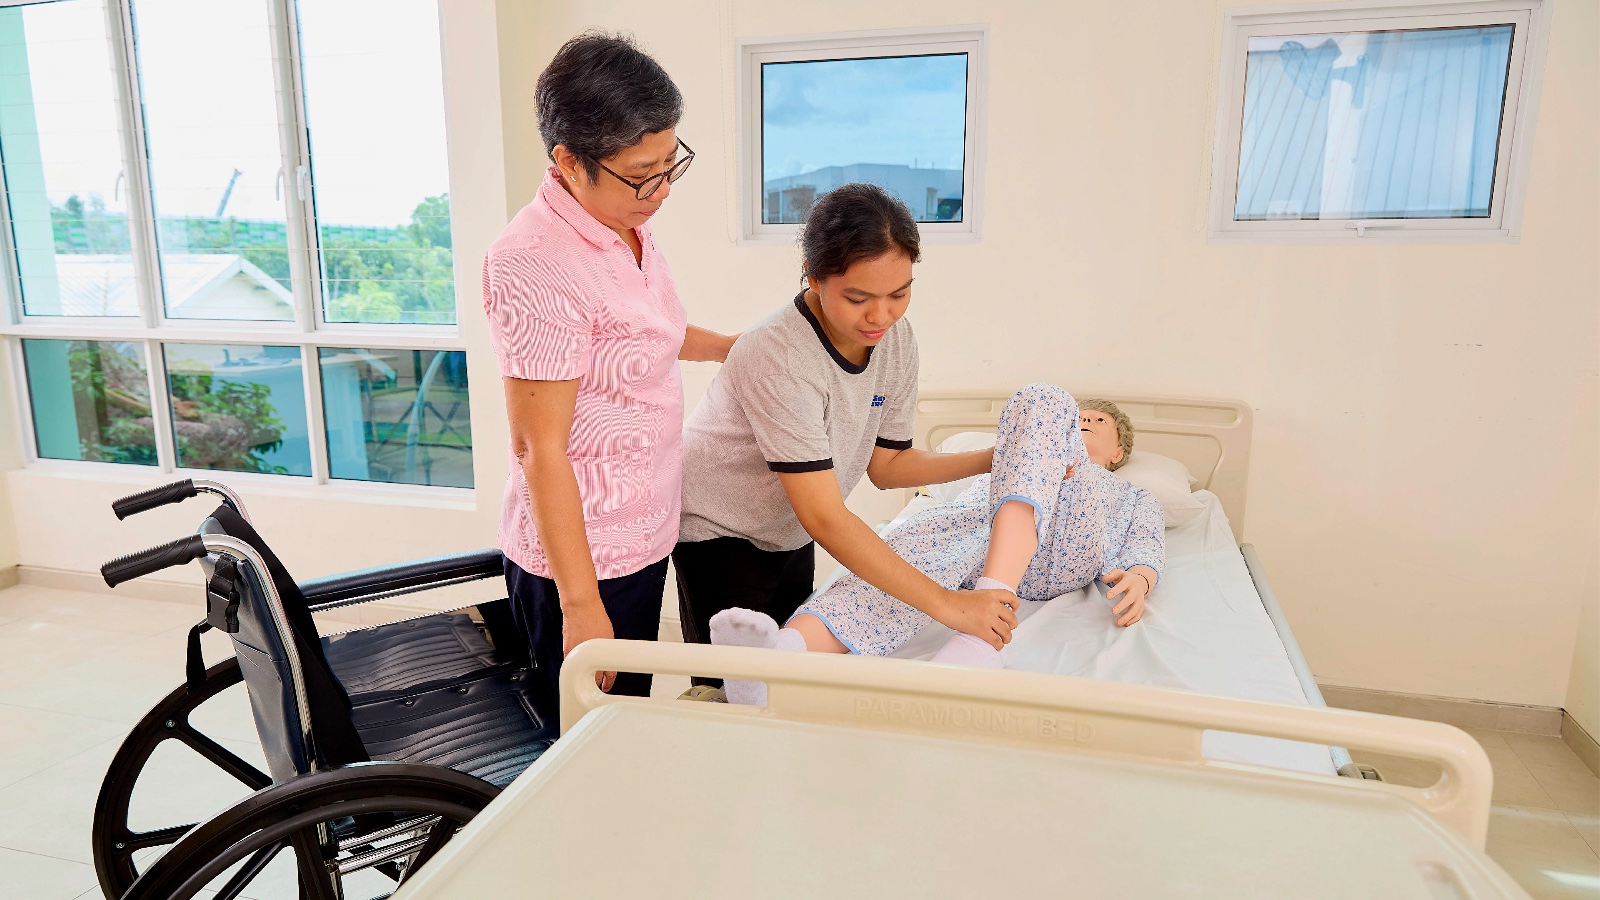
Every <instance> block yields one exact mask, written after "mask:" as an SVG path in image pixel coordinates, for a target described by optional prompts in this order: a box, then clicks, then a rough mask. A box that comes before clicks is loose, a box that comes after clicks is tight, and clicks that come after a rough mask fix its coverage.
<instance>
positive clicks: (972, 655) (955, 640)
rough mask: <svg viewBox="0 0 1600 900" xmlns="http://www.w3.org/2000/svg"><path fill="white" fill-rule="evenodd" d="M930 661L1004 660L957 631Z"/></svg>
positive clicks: (994, 664) (996, 663) (986, 663)
mask: <svg viewBox="0 0 1600 900" xmlns="http://www.w3.org/2000/svg"><path fill="white" fill-rule="evenodd" d="M929 662H936V663H949V664H950V665H953V666H977V667H978V668H982V669H998V668H1000V667H1001V662H1002V661H1001V658H1000V651H999V650H996V649H995V648H993V647H991V646H989V645H988V644H987V643H985V642H984V641H983V639H981V638H979V637H978V636H977V635H974V634H967V633H965V632H956V633H955V634H954V635H952V636H951V638H950V640H948V641H945V644H944V646H943V647H940V648H939V652H938V653H935V654H934V655H933V657H932V658H931V659H930V660H929ZM728 702H730V703H731V702H733V695H732V694H731V693H730V694H729V695H728Z"/></svg>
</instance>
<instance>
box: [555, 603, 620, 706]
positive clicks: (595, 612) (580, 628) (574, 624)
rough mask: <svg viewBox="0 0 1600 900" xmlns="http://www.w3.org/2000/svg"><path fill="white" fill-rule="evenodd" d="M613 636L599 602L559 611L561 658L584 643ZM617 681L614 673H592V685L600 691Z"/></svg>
mask: <svg viewBox="0 0 1600 900" xmlns="http://www.w3.org/2000/svg"><path fill="white" fill-rule="evenodd" d="M613 636H614V632H612V630H611V617H610V616H608V615H606V608H605V607H604V606H602V605H601V603H600V601H599V600H594V601H591V602H589V603H582V604H574V605H573V606H572V607H570V608H568V607H563V608H562V610H561V658H562V659H566V657H567V654H568V653H571V652H572V648H574V647H576V646H578V645H579V644H581V643H583V642H584V641H592V640H595V639H597V638H599V639H605V638H610V637H613ZM616 680H617V673H615V672H596V673H594V683H595V684H596V685H598V686H599V688H600V690H602V691H609V690H611V685H612V684H614V683H615V682H616Z"/></svg>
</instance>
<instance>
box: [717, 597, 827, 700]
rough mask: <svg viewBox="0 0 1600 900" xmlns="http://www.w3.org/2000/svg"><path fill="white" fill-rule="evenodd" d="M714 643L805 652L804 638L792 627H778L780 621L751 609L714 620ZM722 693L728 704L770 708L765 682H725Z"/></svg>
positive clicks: (725, 612)
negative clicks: (725, 695)
mask: <svg viewBox="0 0 1600 900" xmlns="http://www.w3.org/2000/svg"><path fill="white" fill-rule="evenodd" d="M711 643H713V644H719V645H722V646H731V647H760V648H762V649H769V650H804V649H806V639H805V636H804V635H802V634H801V633H800V632H798V631H795V630H794V629H793V628H779V627H778V623H777V620H775V619H773V618H772V617H771V616H769V615H767V614H766V613H758V612H756V611H754V610H750V609H738V608H734V609H725V610H723V611H722V612H719V613H717V614H716V615H714V616H712V617H711ZM722 692H723V693H725V694H727V695H728V702H729V703H742V704H744V705H746V706H766V705H767V685H766V682H764V681H739V680H737V679H733V678H727V679H724V680H723V682H722Z"/></svg>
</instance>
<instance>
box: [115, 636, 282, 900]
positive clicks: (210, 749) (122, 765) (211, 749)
mask: <svg viewBox="0 0 1600 900" xmlns="http://www.w3.org/2000/svg"><path fill="white" fill-rule="evenodd" d="M242 680H243V675H242V674H241V673H240V671H239V661H238V660H237V659H234V658H231V657H230V658H229V659H226V660H224V661H222V662H220V663H217V664H216V665H214V666H212V667H211V668H210V669H207V670H206V677H205V680H204V681H203V682H202V683H201V684H200V685H199V687H197V688H196V689H195V690H193V691H191V690H189V686H188V685H187V684H184V685H180V686H179V687H178V688H177V689H176V690H174V691H173V692H172V693H170V694H168V695H167V696H166V697H165V698H164V699H163V700H162V701H161V702H160V703H157V704H156V705H155V707H154V708H153V709H151V710H150V712H149V713H147V714H146V715H145V717H144V718H143V719H141V720H140V721H139V724H137V725H135V726H134V727H133V731H131V732H129V734H128V736H127V738H125V739H124V740H123V742H122V747H121V748H120V749H119V750H118V751H117V755H116V757H115V758H113V759H112V761H111V767H110V768H109V769H108V770H107V771H106V777H105V781H104V782H102V783H101V785H100V798H99V800H98V801H97V802H96V803H95V810H94V829H93V831H92V832H91V840H92V841H93V845H94V866H95V871H96V873H97V874H98V875H99V878H100V889H101V891H103V892H104V893H105V895H106V896H107V897H121V896H122V895H123V894H124V893H126V892H127V890H128V888H130V887H132V886H133V883H134V881H135V880H136V879H137V878H138V877H139V865H138V863H137V861H136V859H135V857H134V854H136V853H138V854H140V857H141V858H142V857H144V856H147V855H148V854H146V853H143V852H141V851H156V850H159V848H162V847H166V846H169V845H171V844H173V843H174V842H176V841H177V840H178V839H179V838H181V837H183V836H184V834H186V833H188V831H189V830H190V829H191V828H194V827H195V825H196V824H197V823H196V822H195V821H192V820H191V821H175V822H171V823H170V824H164V825H162V826H160V827H156V828H145V829H138V828H134V827H133V826H132V825H131V824H130V821H129V809H130V807H131V806H132V804H133V797H134V794H135V792H136V791H137V789H138V785H139V779H140V777H141V776H143V775H144V774H145V770H146V769H147V768H148V767H149V766H150V760H151V757H152V756H154V755H155V754H156V752H157V750H158V748H160V747H161V746H162V745H163V744H165V743H166V742H168V741H177V742H178V743H180V744H182V745H184V746H185V747H187V748H188V749H189V750H191V751H193V752H194V754H196V755H198V756H199V757H200V758H201V759H202V760H204V761H205V762H207V763H209V764H211V765H212V766H214V767H215V768H217V769H219V770H221V771H222V772H224V773H226V774H227V775H228V776H230V777H232V778H233V779H234V780H236V781H238V782H239V783H240V784H241V785H242V786H243V787H244V789H246V790H250V791H259V790H261V789H262V788H264V787H266V786H268V785H270V784H271V783H272V779H271V777H269V776H268V775H267V774H266V773H265V772H263V771H261V770H260V769H259V768H257V767H256V766H254V765H252V764H251V763H249V762H247V761H245V760H244V759H242V758H240V757H239V755H238V754H236V753H234V752H233V751H231V750H229V749H228V748H226V747H224V746H223V745H222V744H221V743H219V742H218V741H217V740H215V739H214V738H212V737H209V736H207V735H206V734H204V733H203V732H202V731H200V729H198V728H197V727H195V725H194V723H193V722H191V721H190V718H191V716H192V715H193V713H194V712H195V710H197V709H199V708H200V707H201V706H202V705H203V704H205V703H206V702H207V701H210V700H212V699H213V698H215V697H216V696H217V695H219V694H221V693H223V692H224V691H226V690H228V689H229V688H231V687H233V686H235V685H237V684H239V683H240V682H241V681H242Z"/></svg>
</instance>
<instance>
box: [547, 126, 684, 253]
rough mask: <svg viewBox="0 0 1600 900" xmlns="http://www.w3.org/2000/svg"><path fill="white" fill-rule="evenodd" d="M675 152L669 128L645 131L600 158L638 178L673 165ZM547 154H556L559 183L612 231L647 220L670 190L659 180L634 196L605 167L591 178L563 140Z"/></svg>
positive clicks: (673, 134)
mask: <svg viewBox="0 0 1600 900" xmlns="http://www.w3.org/2000/svg"><path fill="white" fill-rule="evenodd" d="M678 152H679V151H678V133H677V132H676V131H675V130H673V129H670V128H669V129H667V130H666V131H658V132H655V133H654V134H647V135H645V136H644V138H643V139H642V140H640V141H639V143H637V144H634V145H633V146H632V147H628V148H626V149H624V150H621V151H619V152H618V153H617V154H616V155H615V156H612V157H611V158H610V159H602V160H600V162H602V163H604V164H605V166H606V168H609V169H610V170H611V171H613V172H616V173H617V174H618V175H621V176H622V177H623V178H626V179H628V180H629V181H633V182H640V181H643V180H645V179H646V178H649V177H650V176H651V175H657V174H660V173H661V172H665V171H666V170H668V169H670V168H672V166H673V164H674V163H676V162H677V161H678ZM550 155H551V156H552V157H554V158H555V161H556V168H558V169H560V170H561V186H562V187H564V188H566V189H567V192H568V193H570V194H571V195H572V196H573V198H574V199H576V200H577V201H578V203H579V205H581V206H582V207H583V208H584V210H585V211H586V212H588V213H589V215H591V216H594V217H595V220H596V221H598V222H599V223H600V224H602V225H604V226H606V227H607V228H610V229H611V230H612V231H616V232H623V231H631V230H633V229H635V228H638V227H639V226H640V225H643V224H644V223H645V222H648V221H650V217H651V216H653V215H655V214H656V211H657V210H659V209H660V208H661V204H663V203H665V202H666V200H667V196H668V195H670V194H671V193H672V185H671V184H670V183H668V182H666V181H662V183H661V186H660V187H659V188H656V192H655V193H654V194H651V195H650V196H649V197H647V198H645V199H643V200H640V199H639V198H638V197H637V196H635V195H636V194H637V191H635V190H634V189H633V188H631V187H629V186H628V185H626V184H623V183H622V182H621V181H619V180H618V179H616V178H614V177H612V176H611V175H610V174H609V173H607V172H605V171H604V170H597V172H596V175H595V178H594V179H593V180H590V178H589V173H588V171H587V170H586V169H584V167H583V163H582V162H580V161H579V160H578V157H576V156H574V155H572V153H571V152H569V151H568V150H567V148H566V145H565V144H557V145H556V146H555V148H554V149H552V150H551V151H550Z"/></svg>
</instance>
